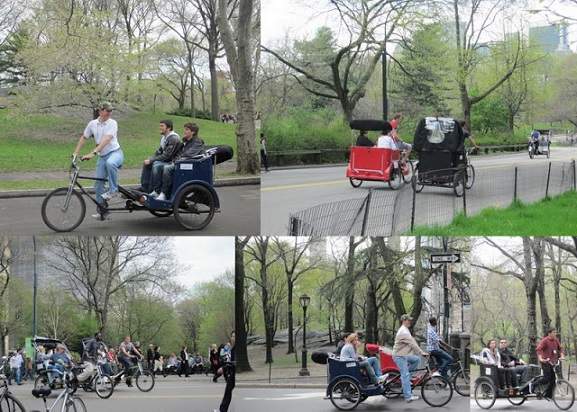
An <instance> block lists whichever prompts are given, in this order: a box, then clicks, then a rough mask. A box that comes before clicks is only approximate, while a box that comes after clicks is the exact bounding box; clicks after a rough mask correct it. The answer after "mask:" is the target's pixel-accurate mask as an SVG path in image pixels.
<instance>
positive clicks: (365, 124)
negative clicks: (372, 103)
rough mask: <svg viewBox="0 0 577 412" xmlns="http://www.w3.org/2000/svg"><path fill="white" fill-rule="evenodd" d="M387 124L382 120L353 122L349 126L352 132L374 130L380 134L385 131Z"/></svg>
mask: <svg viewBox="0 0 577 412" xmlns="http://www.w3.org/2000/svg"><path fill="white" fill-rule="evenodd" d="M387 123H388V122H386V121H384V120H353V121H351V122H350V123H349V126H350V127H351V129H353V130H375V131H379V132H380V131H382V130H385V125H386V124H387Z"/></svg>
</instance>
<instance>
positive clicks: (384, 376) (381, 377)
mask: <svg viewBox="0 0 577 412" xmlns="http://www.w3.org/2000/svg"><path fill="white" fill-rule="evenodd" d="M388 377H389V375H388V374H386V375H381V376H379V377H378V378H377V379H378V381H379V383H383V382H385V381H386V380H387V378H388Z"/></svg>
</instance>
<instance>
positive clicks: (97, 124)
mask: <svg viewBox="0 0 577 412" xmlns="http://www.w3.org/2000/svg"><path fill="white" fill-rule="evenodd" d="M107 135H111V136H112V140H110V143H108V144H107V145H106V146H104V148H103V149H102V151H101V152H100V156H106V155H107V154H108V153H110V152H113V151H115V150H118V149H120V144H119V143H118V124H117V123H116V120H114V119H108V120H107V121H105V122H101V121H100V119H94V120H91V121H90V122H88V125H87V126H86V129H84V137H85V138H86V139H90V138H91V137H93V138H94V141H95V142H96V144H97V145H98V144H100V142H101V141H102V138H103V137H104V136H107Z"/></svg>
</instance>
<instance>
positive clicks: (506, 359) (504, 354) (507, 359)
mask: <svg viewBox="0 0 577 412" xmlns="http://www.w3.org/2000/svg"><path fill="white" fill-rule="evenodd" d="M499 353H500V354H501V365H502V366H509V363H511V361H514V362H515V365H519V364H521V362H519V358H518V357H516V356H515V355H513V352H511V349H509V348H506V349H499Z"/></svg>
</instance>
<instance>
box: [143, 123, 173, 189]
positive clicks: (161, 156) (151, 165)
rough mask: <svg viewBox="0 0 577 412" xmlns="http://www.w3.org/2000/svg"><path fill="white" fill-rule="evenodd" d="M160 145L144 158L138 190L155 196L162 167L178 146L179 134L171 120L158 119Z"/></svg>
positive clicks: (160, 184)
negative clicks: (149, 155)
mask: <svg viewBox="0 0 577 412" xmlns="http://www.w3.org/2000/svg"><path fill="white" fill-rule="evenodd" d="M160 135H161V137H160V146H159V147H158V149H156V152H154V154H153V155H152V156H151V157H149V158H148V159H146V160H144V162H143V166H142V174H141V175H140V189H139V190H140V191H141V192H145V193H150V196H152V197H156V196H158V194H159V193H160V189H161V186H162V169H163V168H164V166H166V165H168V164H170V163H171V162H172V160H173V159H174V156H175V155H176V153H177V152H178V149H179V147H180V136H178V134H177V133H176V132H174V130H173V124H172V120H161V121H160Z"/></svg>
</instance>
